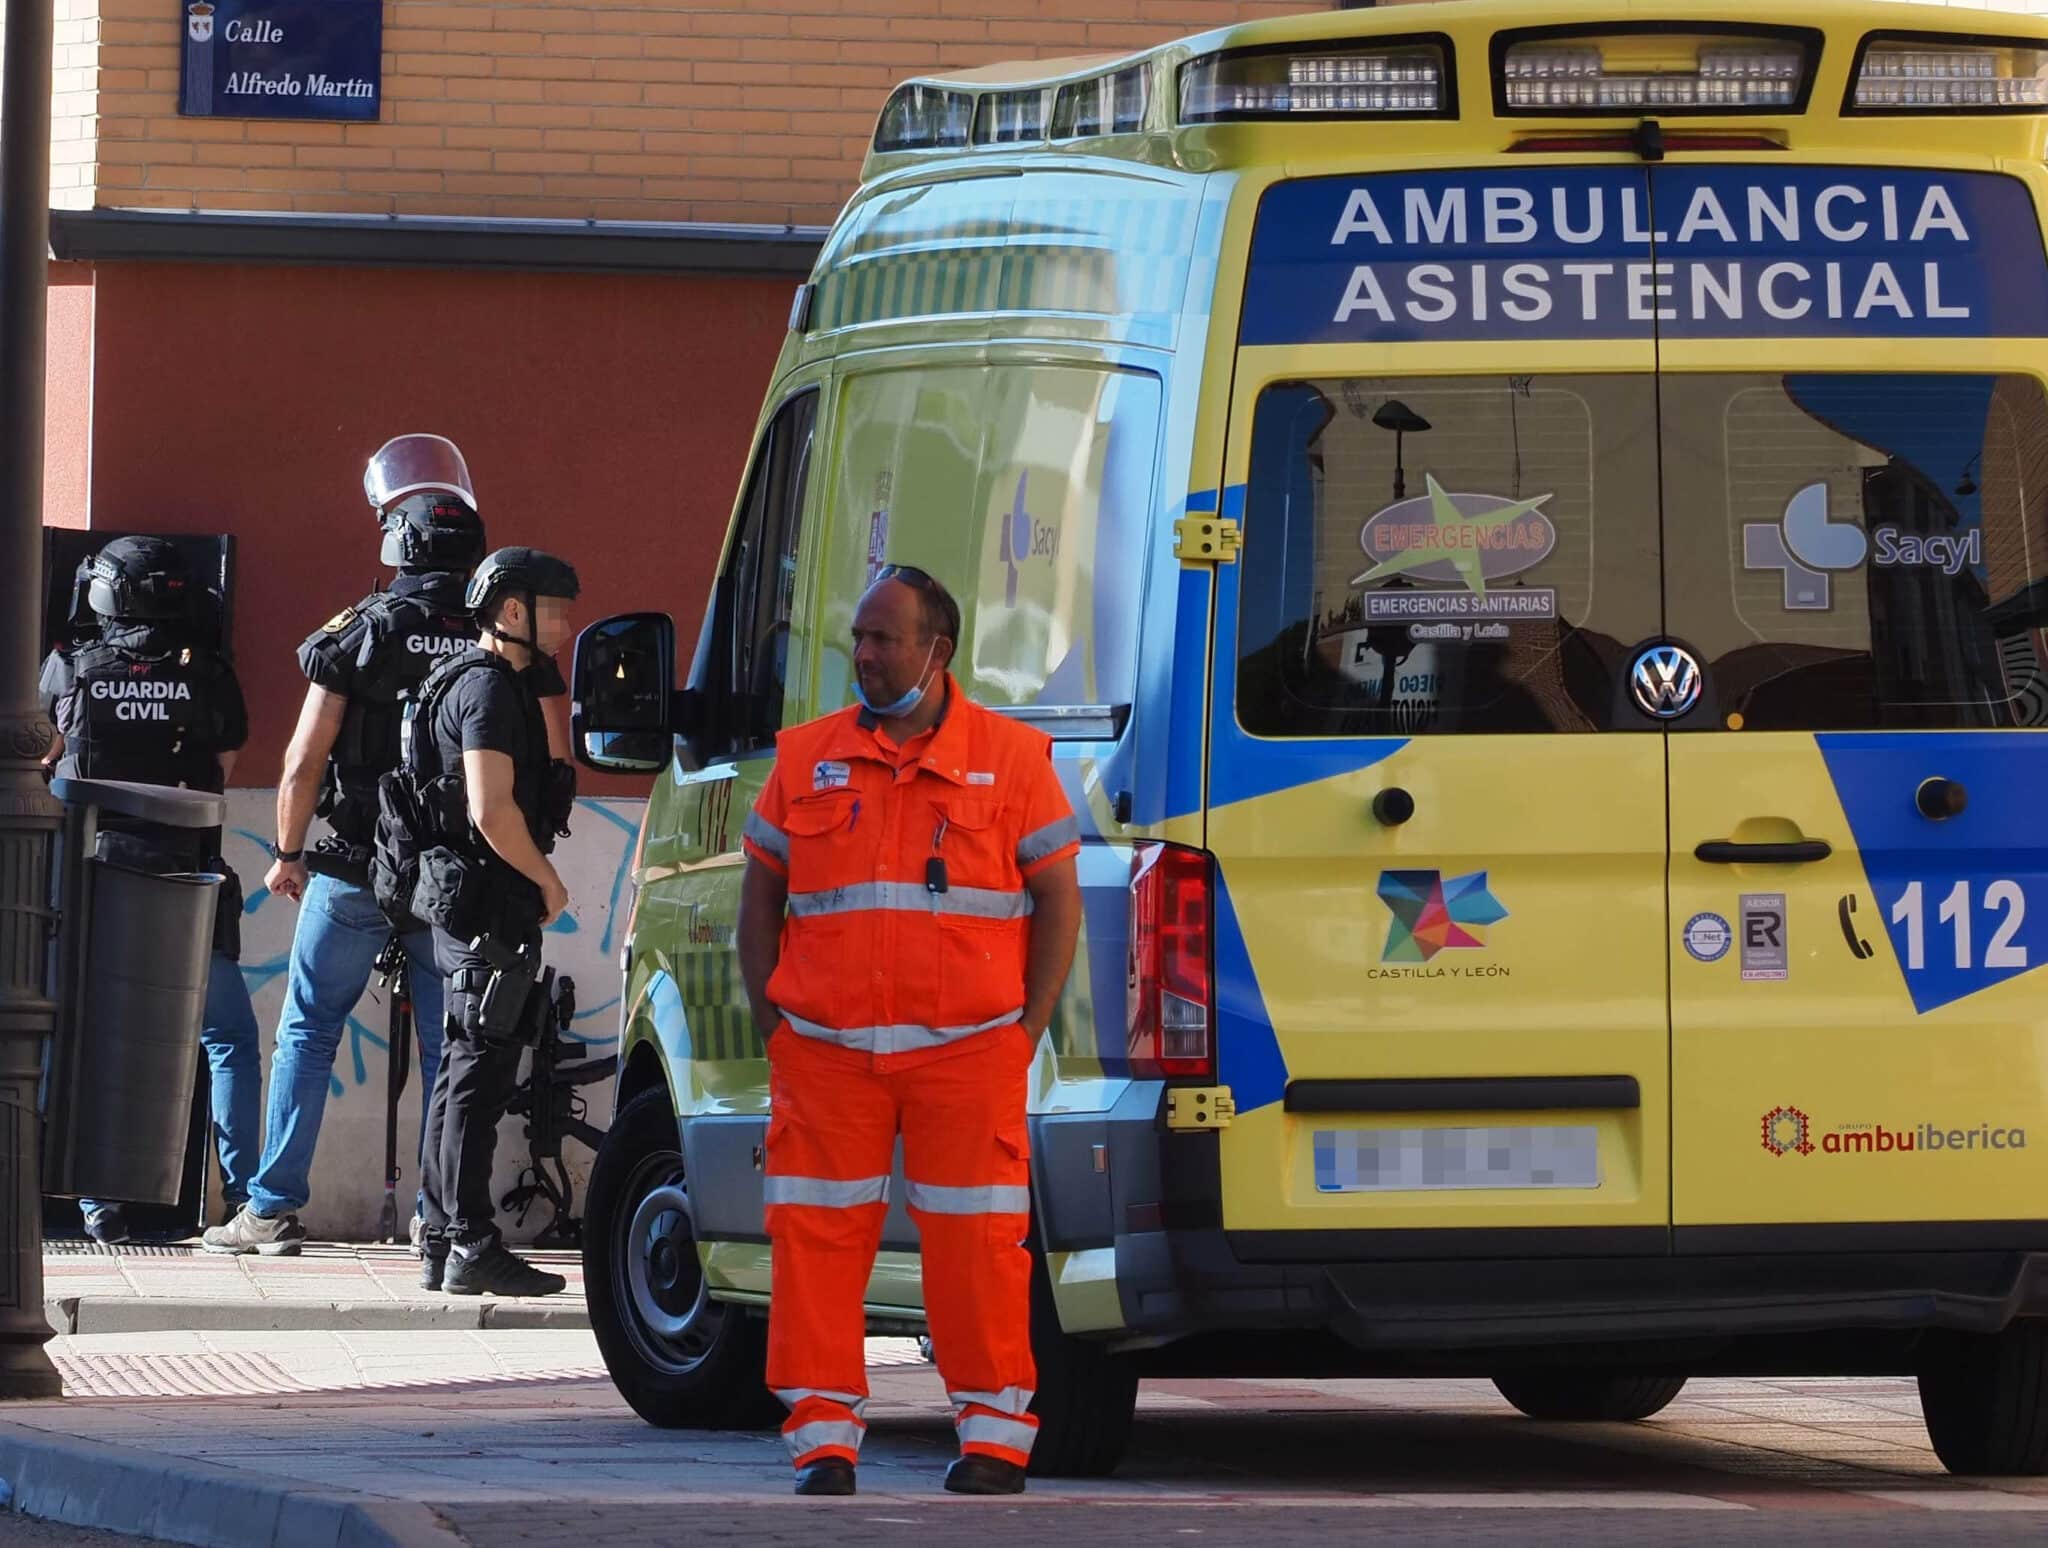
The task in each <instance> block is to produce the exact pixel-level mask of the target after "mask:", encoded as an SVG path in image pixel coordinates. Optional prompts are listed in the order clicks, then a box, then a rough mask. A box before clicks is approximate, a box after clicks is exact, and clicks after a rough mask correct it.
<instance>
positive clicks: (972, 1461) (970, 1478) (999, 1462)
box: [946, 1451, 1024, 1494]
mask: <svg viewBox="0 0 2048 1548" xmlns="http://www.w3.org/2000/svg"><path fill="white" fill-rule="evenodd" d="M946 1488H947V1490H948V1492H950V1493H953V1494H1022V1493H1023V1492H1024V1469H1023V1468H1021V1467H1019V1466H1018V1465H1017V1464H1016V1463H1014V1462H1005V1461H1004V1460H1003V1459H1002V1458H1001V1457H985V1456H983V1455H982V1454H981V1453H980V1452H978V1451H970V1452H968V1453H967V1455H965V1456H964V1457H958V1458H955V1459H954V1462H953V1465H952V1466H951V1467H949V1468H947V1469H946Z"/></svg>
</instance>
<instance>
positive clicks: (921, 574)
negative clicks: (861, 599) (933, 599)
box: [871, 564, 939, 591]
mask: <svg viewBox="0 0 2048 1548" xmlns="http://www.w3.org/2000/svg"><path fill="white" fill-rule="evenodd" d="M885 580H894V581H901V582H903V584H904V585H906V586H910V587H914V588H915V589H917V590H918V591H937V590H938V589H939V583H938V581H937V580H935V579H934V578H933V577H932V576H931V575H930V574H929V573H928V572H926V571H924V570H920V569H919V568H918V567H917V566H916V565H914V564H885V565H883V566H882V567H881V569H879V570H877V571H876V572H875V578H874V581H873V582H872V583H871V584H874V585H880V584H881V583H882V582H883V581H885Z"/></svg>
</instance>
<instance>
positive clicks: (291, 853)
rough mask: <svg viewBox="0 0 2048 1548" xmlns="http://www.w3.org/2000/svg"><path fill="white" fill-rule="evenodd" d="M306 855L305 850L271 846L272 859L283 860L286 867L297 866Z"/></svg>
mask: <svg viewBox="0 0 2048 1548" xmlns="http://www.w3.org/2000/svg"><path fill="white" fill-rule="evenodd" d="M305 854H306V852H305V850H303V849H279V848H278V847H277V846H276V845H275V844H272V845H271V846H270V858H271V859H273V860H282V861H283V862H284V863H285V864H286V865H297V864H298V863H299V861H300V860H302V859H304V858H305Z"/></svg>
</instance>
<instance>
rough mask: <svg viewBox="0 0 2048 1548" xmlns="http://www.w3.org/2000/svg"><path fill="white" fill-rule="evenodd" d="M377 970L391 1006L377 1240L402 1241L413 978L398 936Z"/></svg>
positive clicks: (379, 955)
mask: <svg viewBox="0 0 2048 1548" xmlns="http://www.w3.org/2000/svg"><path fill="white" fill-rule="evenodd" d="M374 971H375V972H376V973H377V975H378V981H379V982H380V983H382V984H383V986H384V993H385V996H386V999H385V1003H386V1004H387V1005H388V1006H389V1007H390V1011H389V1019H388V1020H387V1021H386V1023H385V1044H386V1053H387V1055H388V1062H387V1063H386V1066H385V1071H384V1207H383V1209H382V1211H381V1212H379V1214H378V1216H377V1240H378V1241H380V1242H402V1241H405V1240H406V1239H407V1236H406V1234H402V1233H401V1232H400V1231H399V1229H398V1179H399V1176H400V1172H399V1169H398V1100H399V1098H400V1097H402V1096H404V1095H405V1084H406V1081H407V1079H408V1078H409V1077H410V1076H411V1074H412V978H411V975H410V974H409V973H408V972H407V971H406V956H405V947H404V945H403V944H402V943H401V942H400V941H399V939H398V937H397V935H396V934H394V935H392V937H391V938H390V939H389V940H387V941H386V942H385V943H384V949H383V950H382V951H380V952H378V953H377V964H376V967H375V969H374Z"/></svg>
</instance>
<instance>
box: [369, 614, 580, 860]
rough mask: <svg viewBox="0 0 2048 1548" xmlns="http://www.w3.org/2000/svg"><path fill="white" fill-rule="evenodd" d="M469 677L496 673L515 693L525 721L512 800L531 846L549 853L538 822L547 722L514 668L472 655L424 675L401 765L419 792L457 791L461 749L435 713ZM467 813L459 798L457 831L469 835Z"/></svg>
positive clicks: (482, 653) (488, 655) (549, 842)
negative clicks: (422, 789) (521, 757)
mask: <svg viewBox="0 0 2048 1548" xmlns="http://www.w3.org/2000/svg"><path fill="white" fill-rule="evenodd" d="M474 671H496V672H502V673H504V674H505V675H506V677H508V678H509V679H510V680H511V681H512V683H513V685H514V687H515V689H516V690H517V693H518V699H519V703H520V707H521V710H522V712H523V713H524V715H525V718H526V738H525V740H526V757H525V759H524V760H523V761H522V762H520V763H517V764H515V765H514V767H513V770H512V799H513V800H514V801H515V802H516V803H517V804H518V807H519V811H520V814H521V815H522V816H523V817H525V818H526V826H527V829H528V831H529V832H531V833H532V835H533V840H534V842H535V843H536V844H538V845H540V847H541V849H542V852H543V853H545V852H546V851H548V850H550V849H552V848H553V847H554V835H553V834H552V833H551V832H549V831H548V829H547V826H546V824H545V822H544V820H543V808H544V805H545V800H546V791H547V782H548V769H549V763H550V759H549V757H548V733H547V722H546V721H545V720H544V719H543V718H542V716H541V712H540V704H539V702H538V701H537V700H536V699H535V698H534V696H533V694H532V693H530V692H529V691H528V690H527V689H526V688H525V686H524V685H523V684H521V683H520V682H519V673H518V670H517V668H515V667H514V666H512V664H511V663H510V662H508V661H506V660H505V658H504V657H503V656H500V655H498V654H497V653H495V652H494V651H488V650H476V651H473V652H470V653H466V654H464V655H462V656H458V657H456V658H455V659H454V660H452V661H449V662H447V663H445V664H444V665H441V666H438V667H436V668H435V669H434V671H433V672H432V673H430V674H429V675H428V677H427V680H426V682H424V683H422V684H421V685H420V691H419V695H418V700H417V705H416V706H415V707H411V708H410V709H409V716H408V721H409V723H408V725H407V727H406V733H407V737H408V740H409V741H410V744H411V745H410V748H409V751H408V753H407V755H406V759H405V761H406V763H407V765H408V766H409V767H410V768H412V769H413V770H414V773H415V778H416V779H418V780H419V781H420V782H421V784H422V785H423V786H424V785H431V784H434V783H436V782H438V783H440V784H442V785H444V786H446V785H452V786H455V787H457V788H458V789H459V788H460V787H461V785H462V744H461V742H460V741H459V740H458V739H457V738H456V737H454V736H449V735H447V734H446V732H445V728H444V727H443V725H442V722H441V716H440V708H441V704H442V702H443V700H444V699H445V698H446V697H447V693H448V690H449V689H450V688H452V687H454V685H455V683H456V682H457V680H459V679H460V678H461V677H462V676H463V675H464V674H465V673H468V672H474ZM467 810H468V808H467V804H466V798H465V805H464V807H463V813H464V817H463V820H462V822H461V823H460V825H459V826H460V829H461V831H462V832H464V833H468V832H469V831H470V830H469V824H468V821H467V815H466V814H467ZM482 842H483V841H482V839H481V838H473V843H474V844H476V845H479V846H480V845H482ZM478 858H479V859H486V860H488V859H490V858H492V857H491V856H490V855H489V854H488V852H487V851H486V850H480V851H479V854H478Z"/></svg>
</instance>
